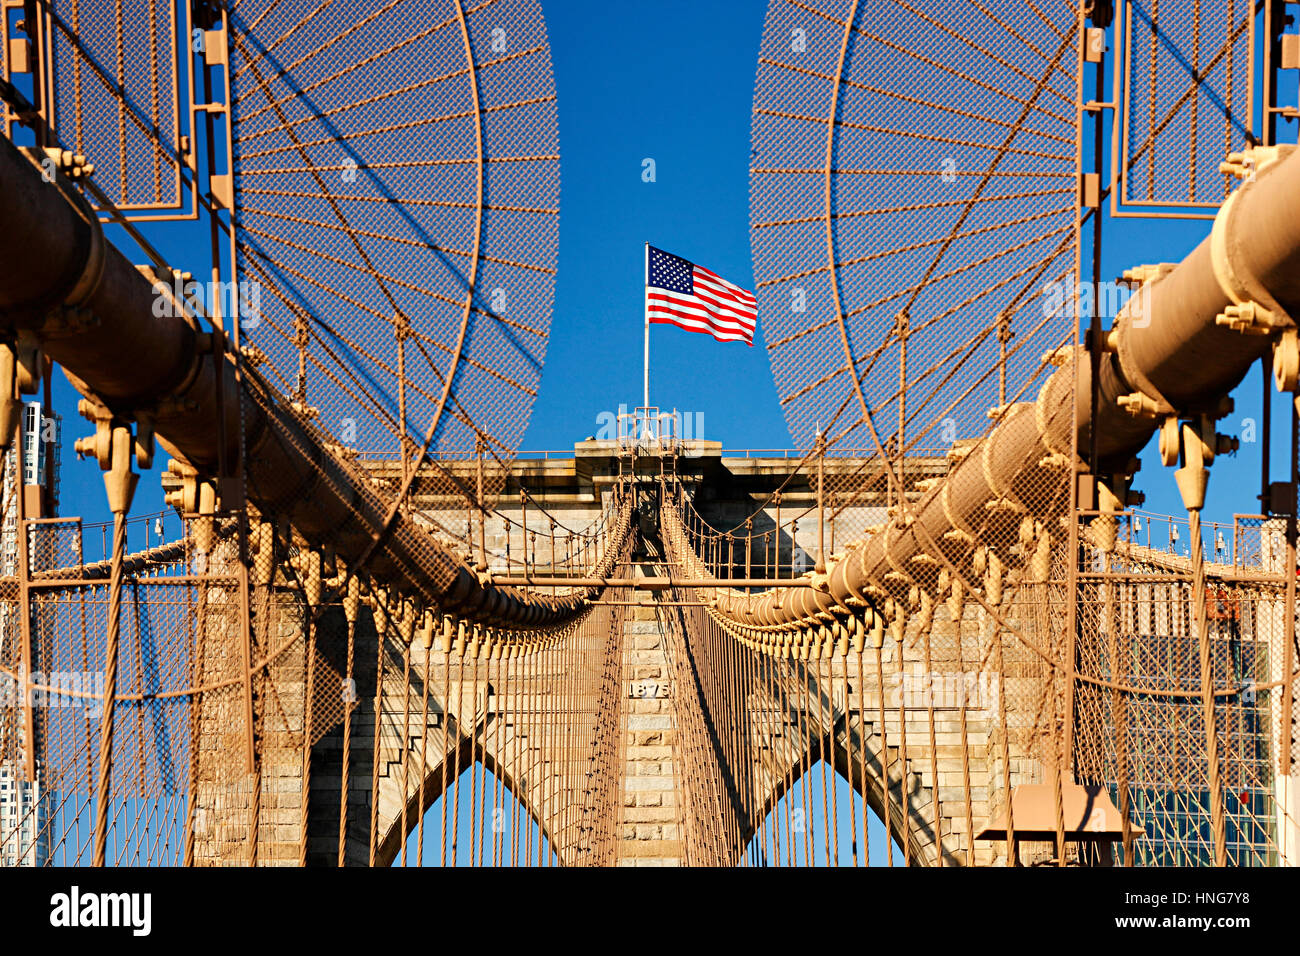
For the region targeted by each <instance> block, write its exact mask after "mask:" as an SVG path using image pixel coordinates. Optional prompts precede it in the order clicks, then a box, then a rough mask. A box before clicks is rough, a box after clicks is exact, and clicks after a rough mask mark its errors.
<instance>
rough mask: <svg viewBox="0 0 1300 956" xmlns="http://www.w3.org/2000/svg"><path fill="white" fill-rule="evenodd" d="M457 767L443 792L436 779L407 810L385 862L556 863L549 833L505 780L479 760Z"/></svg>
mask: <svg viewBox="0 0 1300 956" xmlns="http://www.w3.org/2000/svg"><path fill="white" fill-rule="evenodd" d="M461 766H462V769H461V771H460V775H459V776H458V777H456V778H455V779H448V781H447V786H446V790H445V792H444V791H442V786H441V781H439V784H438V789H439V791H440V792H438V793H437V794H436V795H435V796H434V797H433V798H432V799H431V800H429V801H428V807H427V809H426V810H425V811H424V812H423V814H417V813H414V812H410V813H409V814H408V823H407V832H406V839H405V841H404V843H403V844H402V845H401V847H400V849H398V850H397V851H396V852H395V853H394V855H393V858H392V860H391V865H392V866H558V865H560V863H561V861H560V859H559V857H558V855H557V853H556V852H555V850H554V849H553V848H552V846H551V839H550V834H549V833H548V832H547V830H546V828H545V827H543V826H542V825H541V824H540V823H539V822H538V818H537V815H536V814H535V813H534V812H533V811H532V810H531V809H530V808H529V807H528V805H527V804H526V803H525V802H524V801H523V800H522V799H520V797H519V795H518V794H517V793H516V792H515V789H514V787H513V786H512V785H511V784H510V782H509V781H507V780H504V779H502V778H501V777H500V776H498V775H497V774H496V773H495V772H493V770H492V769H491V768H490V767H489V766H488V765H487V764H486V763H485V762H484V761H482V760H473V761H464V762H462V765H461ZM435 775H436V774H435ZM397 825H398V826H400V825H401V821H400V820H399V821H398V823H397Z"/></svg>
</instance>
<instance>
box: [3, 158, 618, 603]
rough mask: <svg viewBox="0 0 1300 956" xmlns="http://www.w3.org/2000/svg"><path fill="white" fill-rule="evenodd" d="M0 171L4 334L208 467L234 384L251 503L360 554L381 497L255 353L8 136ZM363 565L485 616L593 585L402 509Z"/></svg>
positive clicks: (336, 548) (232, 423) (232, 443)
mask: <svg viewBox="0 0 1300 956" xmlns="http://www.w3.org/2000/svg"><path fill="white" fill-rule="evenodd" d="M0 184H3V188H0V334H5V335H10V336H12V335H18V334H21V335H24V336H27V337H30V338H32V339H34V340H35V341H36V343H37V344H39V346H40V348H41V349H42V350H43V351H44V352H45V354H46V355H48V356H49V357H50V358H51V359H53V360H54V361H56V362H58V363H59V364H60V365H61V366H62V367H63V369H64V371H65V373H66V374H67V376H68V378H69V379H70V380H71V381H72V383H73V385H74V386H76V387H77V389H78V390H79V391H80V392H81V393H82V394H83V395H85V396H87V397H88V398H91V399H92V400H94V401H96V402H98V403H100V404H102V405H104V406H107V407H108V408H109V409H111V410H112V411H113V413H114V414H115V415H117V416H119V417H121V418H123V419H127V420H138V419H140V418H141V417H143V416H147V417H148V419H149V420H151V422H152V425H153V429H154V433H155V435H156V436H157V438H158V440H159V442H160V443H161V444H162V445H163V447H164V448H166V449H167V450H168V451H169V452H171V454H172V455H174V456H175V457H177V458H180V459H183V460H185V461H187V462H189V463H190V464H191V465H193V466H194V467H195V468H196V469H198V471H199V472H200V474H206V475H212V474H215V473H216V470H217V464H218V461H219V460H220V459H221V458H222V457H223V450H222V449H219V448H218V447H217V445H218V441H217V436H218V435H225V436H227V438H226V440H227V445H228V447H227V448H225V449H224V457H225V458H226V460H227V461H236V460H238V456H239V443H240V433H241V429H240V422H239V419H238V416H239V406H240V404H241V403H239V402H232V401H229V400H227V401H226V402H225V403H224V406H219V404H218V395H219V394H221V393H224V394H225V395H226V396H232V395H236V394H240V393H241V390H242V398H243V402H242V404H243V423H242V425H243V429H242V431H243V437H244V447H245V449H246V451H247V457H246V465H247V474H248V483H247V494H248V497H249V499H250V500H251V502H252V503H253V504H255V505H256V506H257V508H258V509H259V510H261V511H262V512H263V513H264V514H268V515H285V516H287V517H288V518H289V520H290V522H291V523H292V525H293V527H294V529H295V530H296V531H297V532H298V533H299V534H300V535H301V536H302V538H303V539H305V540H306V541H307V542H309V543H310V544H312V545H313V546H319V547H323V548H328V549H330V550H332V551H333V552H334V553H335V554H337V555H338V556H339V557H340V558H341V559H343V561H344V562H352V561H355V560H357V559H358V558H360V556H361V555H363V554H364V553H365V552H366V549H367V548H368V546H369V545H370V543H371V542H372V541H373V540H374V538H375V535H376V533H377V532H378V530H379V529H380V528H382V527H383V523H384V520H385V517H386V515H387V513H388V510H389V507H390V502H389V501H387V500H386V498H385V496H384V495H382V494H381V493H380V492H378V491H377V490H376V489H375V488H374V487H373V486H372V485H371V484H370V482H369V479H368V477H367V476H366V475H365V473H364V472H362V471H361V469H359V468H357V467H356V466H354V465H353V464H351V463H350V462H348V461H345V460H344V459H343V458H342V457H340V456H339V455H337V454H335V453H334V452H332V451H331V450H330V446H331V445H332V444H333V440H332V439H331V438H330V436H328V435H327V434H326V433H325V432H323V431H321V430H320V429H318V428H316V427H315V426H314V425H313V424H311V423H310V422H307V421H305V420H304V419H302V418H300V417H299V416H297V415H295V414H294V413H293V412H292V411H290V410H289V409H288V408H287V407H286V406H285V404H284V402H283V401H282V399H281V397H280V396H279V395H278V394H277V393H276V392H275V390H274V389H273V388H271V387H270V386H269V385H268V384H267V383H266V382H265V381H264V380H263V379H262V378H261V377H260V376H259V375H258V374H257V373H256V371H255V369H253V368H251V367H250V366H251V363H248V362H245V363H244V364H243V367H242V368H241V370H240V371H241V375H240V376H239V377H238V378H236V375H235V366H234V363H233V362H232V361H231V359H230V357H229V356H228V355H225V354H223V355H222V356H220V357H217V356H214V354H213V350H212V347H211V336H210V335H209V334H205V333H204V332H203V331H202V330H201V329H200V328H198V327H197V325H196V324H195V323H194V322H193V321H192V320H190V319H188V318H178V317H176V315H177V314H178V313H179V312H180V311H182V310H179V308H178V307H175V306H173V309H171V310H164V309H157V310H156V309H155V303H156V302H157V301H158V295H159V294H161V293H156V292H155V289H154V283H153V281H151V279H150V278H148V277H146V276H145V275H144V274H142V273H141V272H140V271H139V270H137V269H136V267H135V266H133V265H132V264H131V263H130V262H128V261H127V259H126V258H125V257H124V256H123V255H122V253H121V252H119V251H118V250H117V249H116V248H114V246H113V245H112V244H111V243H109V242H108V241H107V240H106V239H105V237H104V235H103V232H102V230H101V228H100V226H99V222H98V220H97V218H96V216H95V214H94V212H93V211H92V210H91V209H90V207H89V206H88V205H87V203H86V202H85V200H84V199H83V198H82V197H81V195H80V194H79V193H78V192H77V190H76V189H75V187H74V186H73V185H72V184H71V183H70V182H68V181H67V180H65V179H63V178H62V176H59V177H57V178H56V179H55V180H54V181H53V182H45V181H44V179H43V178H42V175H41V170H40V168H38V167H37V165H36V164H35V163H34V162H33V161H32V160H31V159H29V158H28V157H27V156H26V155H24V154H23V153H22V152H20V151H19V150H18V149H17V148H15V147H14V146H13V144H12V143H10V142H9V141H8V140H7V139H3V138H0ZM156 312H164V313H167V312H171V313H172V314H164V315H162V316H159V315H157V314H156ZM219 407H221V408H222V413H223V414H224V416H225V419H226V420H225V422H224V427H223V426H222V424H220V423H218V421H217V418H218V409H219ZM616 551H617V549H616V548H611V549H610V552H609V553H610V554H613V553H615V552H616ZM602 570H603V571H608V570H612V566H611V567H610V568H607V569H602ZM365 572H366V573H367V574H368V575H369V576H370V577H372V578H374V579H375V580H376V581H377V582H378V583H380V584H382V585H384V586H387V587H392V588H395V589H396V590H398V591H399V592H401V593H403V594H407V595H412V596H418V597H419V598H420V599H422V600H423V601H425V602H426V603H428V604H429V605H432V606H436V607H438V608H440V609H441V610H442V611H444V612H450V613H455V614H458V615H461V616H463V617H466V618H470V619H472V620H477V621H483V622H485V623H499V624H512V625H516V626H530V625H544V624H549V623H558V622H560V621H563V620H565V619H567V618H569V617H571V616H573V615H574V614H576V613H578V612H580V611H581V610H582V609H583V607H584V606H585V604H586V602H587V600H588V598H589V597H590V595H587V594H585V593H583V594H575V595H568V596H564V597H558V598H550V597H549V596H548V597H547V599H546V600H545V601H543V600H541V599H540V598H534V597H533V596H532V595H528V594H524V593H520V592H512V591H510V590H508V589H503V588H500V587H497V586H495V585H493V584H491V583H489V582H486V581H484V580H482V579H480V577H479V576H478V575H476V574H475V573H474V570H473V569H472V568H470V567H469V566H468V565H466V564H465V563H464V562H463V561H461V560H460V559H459V558H458V557H457V556H455V555H453V554H451V553H450V552H448V551H447V550H445V549H444V548H442V547H440V546H438V545H437V544H436V543H435V542H434V540H433V539H432V538H431V537H430V536H429V535H428V534H427V533H426V532H425V531H424V530H423V528H421V527H420V526H418V525H416V524H415V523H414V522H413V521H411V520H410V519H409V517H407V516H405V515H403V514H399V515H397V517H396V519H395V521H394V525H393V528H392V530H391V532H390V534H389V535H388V537H387V539H386V541H385V544H384V547H382V548H380V549H378V550H377V551H376V553H375V554H374V555H373V557H372V558H371V560H370V562H369V566H368V567H367V568H366V569H365Z"/></svg>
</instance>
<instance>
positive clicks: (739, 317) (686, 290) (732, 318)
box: [645, 246, 758, 345]
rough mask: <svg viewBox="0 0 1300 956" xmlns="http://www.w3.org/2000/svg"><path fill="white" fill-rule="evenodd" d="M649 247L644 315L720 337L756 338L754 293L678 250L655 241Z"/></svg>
mask: <svg viewBox="0 0 1300 956" xmlns="http://www.w3.org/2000/svg"><path fill="white" fill-rule="evenodd" d="M647 253H648V259H647V262H646V290H645V299H646V319H647V321H649V322H654V323H658V324H661V325H675V326H677V327H678V328H683V329H686V330H687V331H688V332H707V333H709V334H710V335H712V336H713V337H714V338H715V339H717V340H718V341H719V342H744V343H745V344H747V345H753V344H754V325H755V323H757V321H758V307H757V305H756V304H755V302H754V293H752V292H746V291H745V290H744V289H742V288H740V286H737V285H732V284H731V283H730V282H728V281H727V280H726V279H723V278H721V277H720V276H719V275H718V274H717V273H715V272H710V271H709V270H708V269H705V268H704V267H703V266H697V265H695V263H693V262H688V261H687V260H685V259H683V258H682V257H681V256H675V255H673V254H672V253H668V252H664V251H663V250H662V249H656V248H655V247H654V246H648V247H647Z"/></svg>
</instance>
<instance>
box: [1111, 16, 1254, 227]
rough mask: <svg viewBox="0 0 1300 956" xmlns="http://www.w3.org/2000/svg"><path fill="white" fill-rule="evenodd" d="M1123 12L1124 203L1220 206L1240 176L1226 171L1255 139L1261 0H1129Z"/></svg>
mask: <svg viewBox="0 0 1300 956" xmlns="http://www.w3.org/2000/svg"><path fill="white" fill-rule="evenodd" d="M1118 6H1119V10H1118V17H1117V19H1116V25H1117V28H1118V30H1117V33H1118V34H1119V40H1118V43H1119V46H1118V49H1117V51H1116V52H1117V56H1118V58H1119V59H1118V60H1117V63H1118V64H1119V66H1118V68H1117V70H1116V79H1117V83H1116V87H1117V89H1119V90H1120V91H1121V92H1120V96H1121V100H1120V102H1121V108H1120V109H1119V110H1117V111H1116V117H1115V140H1116V143H1117V144H1118V147H1119V150H1118V160H1119V168H1118V169H1117V170H1116V171H1115V177H1116V178H1117V180H1118V181H1119V188H1118V190H1117V192H1116V197H1117V199H1118V204H1117V205H1118V207H1119V208H1121V209H1131V210H1133V211H1137V212H1140V213H1142V214H1144V215H1152V214H1157V215H1158V214H1160V212H1161V211H1162V207H1165V208H1166V209H1168V211H1177V209H1178V208H1179V207H1183V208H1184V209H1186V208H1194V207H1198V206H1199V207H1202V208H1207V209H1210V210H1211V212H1210V213H1207V216H1208V215H1212V210H1213V209H1215V208H1217V207H1218V206H1219V204H1220V203H1222V202H1223V201H1224V199H1226V198H1227V196H1228V193H1229V192H1230V191H1231V190H1232V187H1233V186H1235V185H1236V180H1235V179H1234V178H1233V177H1232V176H1231V175H1229V174H1225V173H1222V172H1220V171H1219V164H1220V163H1222V162H1224V161H1225V160H1226V159H1227V158H1228V154H1229V153H1232V152H1238V151H1240V150H1242V149H1243V148H1244V147H1245V146H1247V145H1248V144H1250V143H1252V142H1253V140H1254V136H1253V133H1252V128H1253V120H1254V117H1253V109H1254V105H1253V104H1254V95H1255V79H1254V77H1255V70H1254V66H1255V64H1254V59H1255V4H1253V3H1251V2H1250V0H1179V2H1171V0H1125V2H1124V3H1123V4H1120V5H1118Z"/></svg>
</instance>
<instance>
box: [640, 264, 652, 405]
mask: <svg viewBox="0 0 1300 956" xmlns="http://www.w3.org/2000/svg"><path fill="white" fill-rule="evenodd" d="M642 298H643V299H644V302H645V368H644V372H645V379H644V384H645V393H644V395H643V398H644V400H645V404H644V406H643V407H644V408H649V407H650V243H648V242H647V243H646V244H645V291H644V295H643V297H642Z"/></svg>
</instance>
